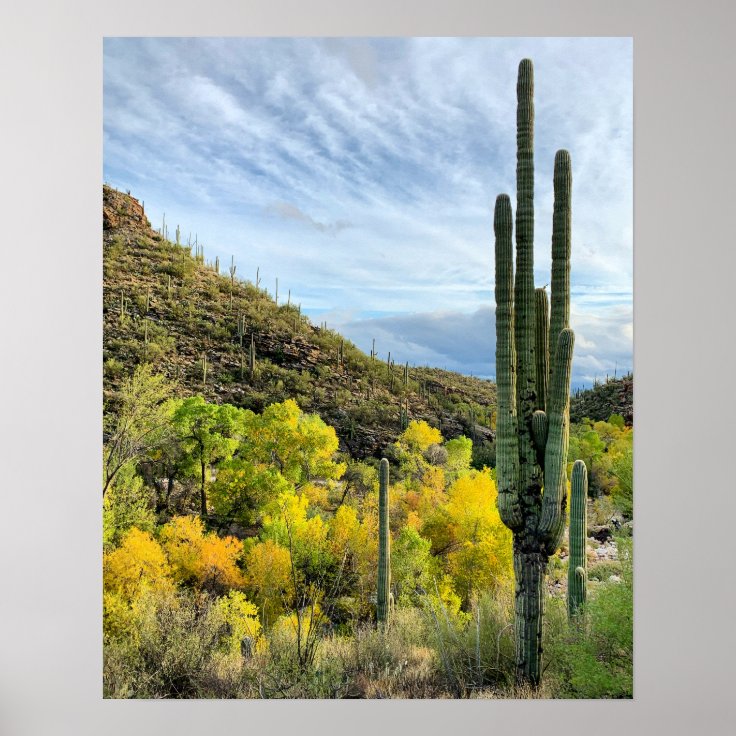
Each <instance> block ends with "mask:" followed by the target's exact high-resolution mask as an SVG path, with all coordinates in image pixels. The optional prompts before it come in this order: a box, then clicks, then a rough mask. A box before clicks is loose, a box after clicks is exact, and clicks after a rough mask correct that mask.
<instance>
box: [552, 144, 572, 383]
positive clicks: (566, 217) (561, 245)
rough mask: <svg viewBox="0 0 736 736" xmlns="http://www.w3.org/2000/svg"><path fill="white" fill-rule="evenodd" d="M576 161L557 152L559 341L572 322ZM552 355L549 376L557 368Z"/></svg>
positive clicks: (555, 325)
mask: <svg viewBox="0 0 736 736" xmlns="http://www.w3.org/2000/svg"><path fill="white" fill-rule="evenodd" d="M571 190H572V165H571V162H570V154H569V153H568V152H567V151H564V150H560V151H557V153H556V154H555V168H554V206H553V211H552V286H551V288H552V296H551V306H550V325H549V339H550V344H551V345H556V344H557V339H558V337H559V334H560V332H562V330H563V329H564V328H565V327H567V326H569V324H570V249H571V231H572V204H571ZM554 360H555V359H554V356H551V363H550V366H549V380H550V381H552V380H553V376H554V372H555V369H556V366H555V362H554Z"/></svg>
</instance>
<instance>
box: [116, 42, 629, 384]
mask: <svg viewBox="0 0 736 736" xmlns="http://www.w3.org/2000/svg"><path fill="white" fill-rule="evenodd" d="M632 51H633V44H632V41H631V39H629V38H379V39H371V38H324V39H311V38H301V39H294V38H278V39H268V38H247V39H235V38H221V39H218V38H142V39H137V38H108V39H105V42H104V66H103V69H104V172H103V176H104V180H105V181H106V182H107V183H108V184H111V185H112V186H116V187H117V188H118V189H122V190H130V192H131V194H132V195H133V196H134V197H136V198H137V199H139V200H143V201H144V202H145V209H146V213H147V215H148V217H149V218H150V220H151V222H152V224H153V226H154V227H155V228H159V227H160V226H161V223H162V220H163V216H164V213H165V216H166V223H167V225H168V228H169V233H170V235H171V234H172V233H173V231H174V230H175V228H176V225H177V224H178V225H179V226H180V227H181V231H182V233H184V239H185V240H186V238H187V237H188V236H189V233H190V232H191V233H192V237H194V234H195V233H196V236H197V238H198V241H199V242H200V243H202V244H204V250H205V257H206V258H207V260H214V258H215V257H216V256H219V259H220V263H221V265H222V270H223V271H225V272H227V266H228V265H229V264H230V259H231V257H234V259H235V263H236V266H237V272H236V275H237V276H238V277H240V278H244V279H248V280H251V281H254V280H255V275H256V269H257V268H259V269H260V270H259V273H260V277H261V285H262V286H265V287H266V288H268V289H269V291H271V292H272V293H273V291H274V288H275V280H276V278H278V280H279V295H280V297H281V298H285V297H286V295H287V292H288V291H289V290H290V291H291V299H292V301H293V302H296V303H300V304H301V306H302V312H303V313H304V314H307V315H309V316H310V318H311V319H312V321H313V322H314V323H315V324H320V323H322V322H324V321H326V322H327V325H328V327H330V328H334V329H336V330H338V331H339V332H341V333H342V334H343V335H345V337H347V338H348V339H350V340H351V341H353V342H354V343H355V344H356V345H357V346H358V347H360V348H361V349H363V350H364V351H366V352H370V349H371V345H372V340H373V339H374V338H375V341H376V351H377V353H378V355H379V357H382V358H385V357H386V355H387V353H388V352H389V351H390V352H391V356H392V357H393V358H394V359H395V360H396V362H397V363H403V362H405V361H408V362H409V363H410V364H411V365H430V366H435V367H439V368H446V369H448V370H456V371H460V372H462V373H465V374H469V375H475V376H480V377H485V378H494V377H495V372H496V371H495V318H494V313H495V301H494V284H493V280H494V263H493V206H494V202H495V198H496V196H497V195H498V194H500V193H508V194H509V195H510V196H511V201H512V206H515V198H516V197H515V192H516V74H517V68H518V63H519V61H520V60H521V59H522V58H525V57H528V58H531V59H532V60H533V62H534V74H535V112H536V118H535V162H534V164H535V217H536V221H535V262H534V265H535V284H536V285H537V286H543V285H545V284H549V282H550V280H551V279H550V250H551V247H550V243H551V229H552V228H551V224H552V203H553V202H552V169H553V162H554V155H555V151H556V150H558V149H560V148H566V149H567V150H569V151H570V154H571V158H572V172H573V191H572V261H571V264H572V265H571V310H570V311H571V315H570V322H571V326H572V328H573V329H574V330H575V335H576V342H575V353H574V360H573V378H572V382H573V385H574V386H576V387H581V386H590V385H591V384H592V382H593V381H594V379H596V378H598V379H599V380H602V379H604V378H605V377H606V375H611V376H613V375H614V372H616V373H617V375H621V374H622V373H624V372H626V371H628V370H631V369H632V366H633V362H632V349H633V303H632V301H633V256H632V245H633V170H632V153H633V114H632V104H633V87H632V79H633V67H632V64H633V56H632ZM172 237H173V236H172Z"/></svg>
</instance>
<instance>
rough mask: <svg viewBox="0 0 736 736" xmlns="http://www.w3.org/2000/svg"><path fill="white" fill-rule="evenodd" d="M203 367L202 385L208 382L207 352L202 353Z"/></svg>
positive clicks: (201, 363)
mask: <svg viewBox="0 0 736 736" xmlns="http://www.w3.org/2000/svg"><path fill="white" fill-rule="evenodd" d="M200 365H201V367H202V385H203V386H204V385H205V384H206V383H207V353H202V360H201V362H200Z"/></svg>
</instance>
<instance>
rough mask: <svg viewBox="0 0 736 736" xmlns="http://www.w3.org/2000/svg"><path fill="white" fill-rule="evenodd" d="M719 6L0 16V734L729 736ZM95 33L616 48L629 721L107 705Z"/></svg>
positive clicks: (513, 708)
mask: <svg viewBox="0 0 736 736" xmlns="http://www.w3.org/2000/svg"><path fill="white" fill-rule="evenodd" d="M733 7H734V6H733V4H730V3H728V2H716V1H711V2H708V1H707V0H700V2H674V1H672V0H670V1H669V2H666V1H665V0H662V1H657V0H652V1H650V2H646V1H643V0H639V2H631V1H623V0H619V1H618V2H613V1H612V0H606V1H605V2H600V1H599V0H587V2H582V1H579V0H575V1H573V0H567V1H565V0H560V1H558V2H549V1H548V2H545V1H544V0H540V1H534V2H532V1H531V0H526V1H525V2H523V3H516V4H514V3H511V2H505V3H500V2H491V1H489V0H485V1H484V2H472V1H471V0H462V1H461V0H455V1H454V2H452V3H450V2H438V1H435V0H424V2H417V1H416V0H410V1H404V2H399V0H380V2H378V1H377V0H371V1H370V2H368V1H366V2H354V1H352V0H350V1H345V0H343V1H342V2H339V3H338V2H327V1H325V0H323V1H322V2H318V1H316V0H309V1H307V0H302V1H301V2H299V1H297V0H292V1H291V2H289V1H287V0H268V1H262V2H239V3H235V2H232V3H229V2H221V1H218V0H208V2H206V3H202V2H192V1H191V0H184V1H180V2H173V0H172V1H171V2H140V1H139V0H129V1H128V2H125V3H118V4H106V5H105V6H104V7H103V5H102V4H101V3H99V2H98V3H94V2H81V1H80V2H73V1H71V2H66V3H64V4H63V5H62V4H61V3H59V2H52V1H51V0H39V1H37V2H33V1H32V0H26V2H24V3H23V4H22V5H21V4H20V3H18V4H16V5H13V6H9V5H8V4H5V5H4V7H3V10H2V11H0V13H1V14H2V17H1V18H0V23H1V25H0V27H2V28H3V31H4V33H3V39H2V44H0V60H1V62H2V63H1V65H0V85H1V88H0V93H1V94H0V102H1V107H0V147H1V149H2V155H1V156H0V161H2V164H1V168H0V188H1V190H2V191H1V192H0V194H1V196H2V199H0V202H1V205H0V207H1V209H2V230H1V231H0V232H1V233H2V244H3V258H2V261H1V262H0V279H1V280H2V281H1V283H0V315H1V316H0V319H2V345H3V359H2V361H0V385H1V386H2V390H3V394H2V396H3V400H2V403H1V404H0V460H2V465H1V467H2V470H3V472H2V484H1V485H0V487H1V488H2V506H1V507H0V565H1V566H2V567H1V568H0V570H1V571H2V576H1V577H0V734H3V736H16V735H18V734H30V735H31V736H45V735H46V734H97V733H105V734H123V733H125V734H128V733H134V734H141V735H143V734H153V733H176V734H203V733H207V732H215V731H222V730H228V731H231V730H237V731H238V732H241V733H247V732H261V733H278V734H282V733H284V734H286V733H291V732H294V733H299V734H312V733H314V734H317V733H320V734H322V733H330V734H331V733H345V732H347V733H356V734H367V733H369V732H373V731H375V730H376V729H380V730H381V731H383V732H384V733H390V734H393V733H397V734H398V733H418V732H421V733H423V734H446V733H448V732H449V733H457V732H458V731H460V730H462V731H471V730H472V731H475V730H479V729H480V730H482V731H485V732H488V731H490V732H495V733H512V732H513V733H530V732H532V731H533V730H534V729H544V731H545V733H546V734H558V733H563V732H564V733H569V732H570V731H571V730H574V731H577V732H586V733H588V732H589V733H594V734H596V735H605V734H614V733H616V734H620V733H634V734H639V733H642V734H643V733H648V732H650V731H654V732H657V733H694V732H695V733H697V734H699V735H701V734H702V735H709V734H726V733H733V727H734V715H735V714H736V709H734V696H733V694H732V685H733V682H734V677H733V674H732V660H733V654H734V651H735V648H734V633H733V630H734V621H733V618H734V613H736V606H735V605H734V591H733V586H734V579H735V577H736V576H734V573H733V543H732V538H733V534H734V530H733V526H734V517H735V514H734V511H735V508H734V507H735V505H736V504H735V503H734V496H735V495H736V488H734V479H733V478H734V476H733V472H732V461H733V458H734V456H735V455H736V450H735V449H734V446H733V441H732V437H733V435H731V434H729V432H728V430H727V427H726V424H727V420H728V419H729V418H730V415H731V414H732V413H733V409H734V391H733V389H732V384H733V379H732V376H731V373H732V371H733V369H734V357H735V356H734V352H735V351H734V345H733V339H734V332H735V330H734V318H733V315H734V308H733V299H732V292H731V289H730V286H731V282H732V281H733V280H734V278H735V277H736V274H734V266H735V265H736V263H735V262H734V261H735V260H736V259H735V258H734V236H733V226H732V220H733V210H734V194H735V192H734V184H733V176H734V168H735V167H734V165H735V164H736V160H735V158H736V156H735V155H734V146H733V142H732V138H731V135H730V134H731V131H732V129H733V126H734V122H735V120H734V118H735V116H734V108H735V106H734V83H733V79H732V73H733V71H734V53H733V50H732V47H731V37H732V35H733V31H734V27H735V26H736V24H735V23H734V21H735V20H736V13H735V12H734V10H733ZM105 35H266V36H267V35H302V36H309V35H337V36H339V35H401V36H411V35H430V36H431V35H445V36H454V35H458V36H462V35H488V36H493V35H513V36H532V35H536V36H554V35H564V36H601V35H605V36H633V37H634V68H635V87H634V88H635V102H634V108H635V247H634V258H635V366H634V367H635V376H636V401H635V406H636V419H635V425H636V563H635V567H636V585H635V590H636V653H635V699H634V701H633V702H632V701H628V702H596V701H588V702H580V701H577V702H573V701H571V702H512V701H485V702H459V701H455V702H428V701H413V702H397V701H393V702H338V703H324V702H313V701H312V702H299V701H296V702H252V701H251V702H191V701H190V702H165V703H153V702H115V701H103V700H102V698H101V671H102V658H101V635H100V617H101V600H100V598H101V596H100V590H101V564H100V562H101V552H100V549H101V543H100V541H101V528H100V527H101V522H100V506H99V504H100V494H99V488H100V478H101V465H100V461H101V410H102V400H101V382H102V367H101V363H102V362H101V360H100V355H101V348H102V331H101V314H102V294H101V288H100V285H101V278H102V262H101V258H102V253H101V248H100V225H101V217H100V209H101V186H100V184H101V181H100V180H101V172H102V165H101V162H102V125H101V119H102V118H101V111H102V74H101V62H102V37H103V36H105ZM601 175H602V176H605V172H601ZM489 237H490V224H489ZM489 267H490V264H489ZM729 440H731V441H729Z"/></svg>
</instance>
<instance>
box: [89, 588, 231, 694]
mask: <svg viewBox="0 0 736 736" xmlns="http://www.w3.org/2000/svg"><path fill="white" fill-rule="evenodd" d="M224 601H229V599H224ZM231 608H232V605H230V606H229V607H228V605H224V602H223V603H219V602H218V601H217V600H216V599H213V598H211V597H209V596H207V595H199V594H191V593H184V592H180V593H173V592H159V593H154V592H150V591H149V592H145V593H143V594H142V595H141V596H140V598H139V599H138V601H137V602H136V605H135V607H134V611H135V624H134V626H133V627H132V628H131V629H128V630H127V631H126V633H125V634H124V635H122V636H118V637H111V636H108V637H107V638H106V640H105V649H104V669H103V683H104V695H105V697H108V698H224V697H240V696H242V694H243V688H244V684H243V679H244V675H245V673H244V672H243V660H242V658H241V656H240V654H239V653H237V654H233V653H232V651H231V649H232V647H231V640H232V633H233V631H234V629H235V628H237V627H234V626H233V621H232V620H230V619H233V617H234V616H235V614H234V613H233V611H232V610H231ZM241 618H242V616H241Z"/></svg>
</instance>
